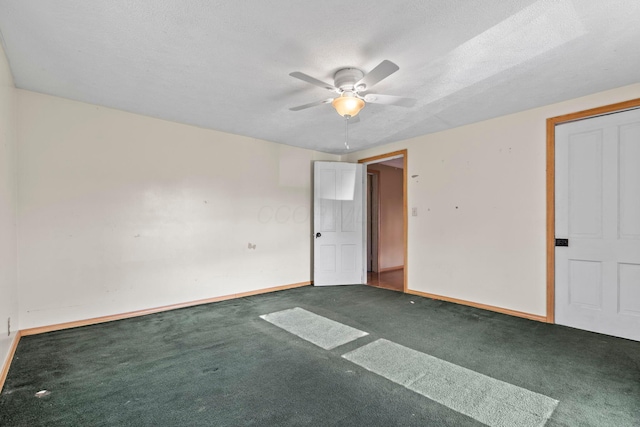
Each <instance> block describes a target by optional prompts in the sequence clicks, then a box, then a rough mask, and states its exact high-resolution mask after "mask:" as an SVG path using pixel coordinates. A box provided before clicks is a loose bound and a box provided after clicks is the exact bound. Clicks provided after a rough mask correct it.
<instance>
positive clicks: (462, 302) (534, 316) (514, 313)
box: [407, 289, 547, 322]
mask: <svg viewBox="0 0 640 427" xmlns="http://www.w3.org/2000/svg"><path fill="white" fill-rule="evenodd" d="M407 293H408V294H411V295H417V296H421V297H425V298H431V299H436V300H440V301H447V302H452V303H455V304H460V305H467V306H469V307H475V308H481V309H483V310H489V311H495V312H497V313H502V314H508V315H509V316H515V317H523V318H525V319H529V320H535V321H537V322H546V321H547V318H546V317H545V316H538V315H537V314H531V313H525V312H522V311H516V310H509V309H508V308H502V307H495V306H493V305H487V304H480V303H477V302H472V301H465V300H461V299H457V298H450V297H445V296H442V295H435V294H429V293H427V292H420V291H414V290H412V289H407Z"/></svg>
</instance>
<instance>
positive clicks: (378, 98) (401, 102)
mask: <svg viewBox="0 0 640 427" xmlns="http://www.w3.org/2000/svg"><path fill="white" fill-rule="evenodd" d="M364 100H365V102H370V103H371V104H385V105H398V106H400V107H413V106H414V105H416V102H418V100H417V99H414V98H403V97H401V96H393V95H378V94H377V93H369V94H367V95H365V96H364Z"/></svg>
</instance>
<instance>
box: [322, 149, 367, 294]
mask: <svg viewBox="0 0 640 427" xmlns="http://www.w3.org/2000/svg"><path fill="white" fill-rule="evenodd" d="M365 179H366V175H365V173H364V165H361V164H355V163H336V162H315V163H314V185H313V188H314V193H313V200H314V214H313V224H314V227H313V234H314V261H313V284H314V285H316V286H325V285H355V284H365V283H366V280H367V272H366V270H365V267H366V264H365V262H364V260H365V248H366V245H365V238H366V234H365V225H366V224H365V218H364V207H365V200H364V199H365V196H366V192H365V191H364V189H365V185H366V180H365Z"/></svg>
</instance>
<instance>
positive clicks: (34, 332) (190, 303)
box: [20, 282, 312, 336]
mask: <svg viewBox="0 0 640 427" xmlns="http://www.w3.org/2000/svg"><path fill="white" fill-rule="evenodd" d="M311 283H312V282H300V283H293V284H289V285H282V286H274V287H271V288H264V289H258V290H256V291H249V292H241V293H238V294H230V295H223V296H219V297H213V298H206V299H201V300H196V301H188V302H183V303H179V304H171V305H165V306H162V307H155V308H148V309H146V310H138V311H130V312H128V313H120V314H113V315H110V316H102V317H94V318H91V319H85V320H76V321H73V322H65V323H58V324H56V325H48V326H39V327H36V328H29V329H23V330H21V331H20V334H21V335H22V336H28V335H37V334H44V333H46V332H54V331H60V330H63V329H70V328H78V327H81V326H89V325H95V324H98V323H105V322H113V321H114V320H123V319H130V318H132V317H139V316H146V315H147V314H154V313H160V312H162V311H169V310H176V309H179V308H186V307H193V306H196V305H202V304H209V303H212V302H219V301H226V300H230V299H236V298H244V297H249V296H253V295H260V294H266V293H269V292H276V291H283V290H285V289H293V288H300V287H303V286H309V285H310V284H311Z"/></svg>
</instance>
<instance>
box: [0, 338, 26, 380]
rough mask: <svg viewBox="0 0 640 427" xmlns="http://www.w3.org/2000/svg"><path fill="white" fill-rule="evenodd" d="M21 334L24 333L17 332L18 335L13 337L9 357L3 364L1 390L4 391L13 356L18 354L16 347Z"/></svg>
mask: <svg viewBox="0 0 640 427" xmlns="http://www.w3.org/2000/svg"><path fill="white" fill-rule="evenodd" d="M21 336H22V334H21V333H20V331H18V332H16V335H15V336H14V337H13V342H12V343H11V347H9V353H8V354H7V358H6V359H5V360H4V364H3V365H2V370H1V371H0V392H2V388H3V387H4V382H5V380H6V379H7V375H8V374H9V367H10V366H11V361H12V360H13V356H14V355H15V354H16V349H17V348H18V342H19V341H20V337H21Z"/></svg>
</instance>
